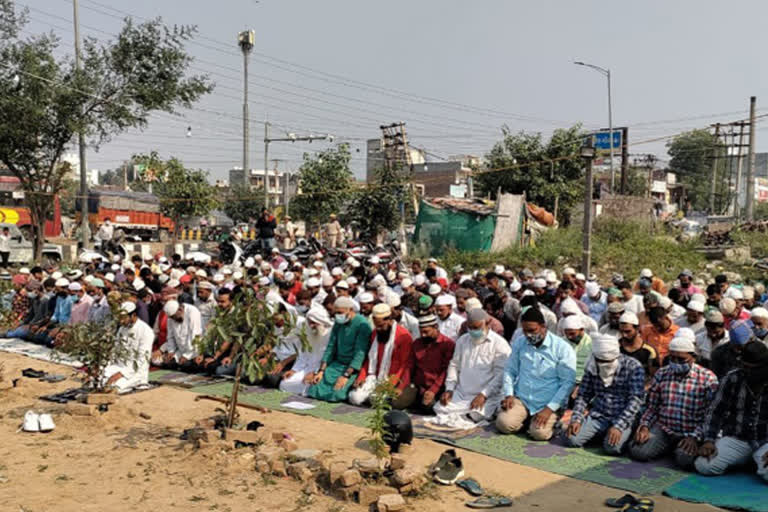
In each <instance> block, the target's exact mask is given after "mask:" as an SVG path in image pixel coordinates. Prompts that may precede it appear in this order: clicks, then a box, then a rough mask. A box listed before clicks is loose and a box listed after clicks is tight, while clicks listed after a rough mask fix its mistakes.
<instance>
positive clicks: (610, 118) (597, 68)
mask: <svg viewBox="0 0 768 512" xmlns="http://www.w3.org/2000/svg"><path fill="white" fill-rule="evenodd" d="M574 64H576V65H577V66H584V67H587V68H591V69H594V70H595V71H597V72H598V73H600V74H601V75H603V76H604V77H605V78H606V79H607V80H608V137H609V140H610V147H611V194H613V193H615V190H616V189H615V184H616V172H615V162H614V154H613V148H614V144H613V103H612V102H611V70H610V69H606V68H601V67H600V66H596V65H594V64H588V63H586V62H581V61H576V62H574Z"/></svg>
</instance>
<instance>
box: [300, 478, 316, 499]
mask: <svg viewBox="0 0 768 512" xmlns="http://www.w3.org/2000/svg"><path fill="white" fill-rule="evenodd" d="M301 492H303V493H304V494H308V495H310V496H311V495H313V494H319V493H320V488H319V487H318V486H317V482H315V481H314V480H310V481H309V482H307V484H306V485H305V486H304V487H302V489H301Z"/></svg>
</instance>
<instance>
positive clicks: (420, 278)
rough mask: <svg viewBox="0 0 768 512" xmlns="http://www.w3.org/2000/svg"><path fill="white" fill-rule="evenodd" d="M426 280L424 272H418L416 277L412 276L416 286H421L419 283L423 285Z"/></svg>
mask: <svg viewBox="0 0 768 512" xmlns="http://www.w3.org/2000/svg"><path fill="white" fill-rule="evenodd" d="M426 282H427V278H426V277H424V274H419V275H417V276H416V277H414V278H413V283H414V284H415V285H416V286H421V285H423V284H424V283H426Z"/></svg>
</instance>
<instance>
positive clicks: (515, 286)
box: [509, 279, 523, 292]
mask: <svg viewBox="0 0 768 512" xmlns="http://www.w3.org/2000/svg"><path fill="white" fill-rule="evenodd" d="M522 287H523V285H522V284H520V281H518V280H517V279H515V280H514V281H512V282H511V283H509V291H511V292H519V291H520V288H522Z"/></svg>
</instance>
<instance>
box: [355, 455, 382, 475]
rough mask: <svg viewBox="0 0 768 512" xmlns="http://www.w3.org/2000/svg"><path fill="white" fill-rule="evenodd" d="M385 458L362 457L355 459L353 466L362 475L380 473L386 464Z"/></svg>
mask: <svg viewBox="0 0 768 512" xmlns="http://www.w3.org/2000/svg"><path fill="white" fill-rule="evenodd" d="M386 463H387V461H386V460H379V459H377V458H376V457H372V458H370V459H362V460H356V461H355V468H357V469H358V470H359V471H360V473H362V474H363V475H371V474H375V473H380V472H381V471H382V470H383V469H384V468H385V467H386V466H385V465H386Z"/></svg>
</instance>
